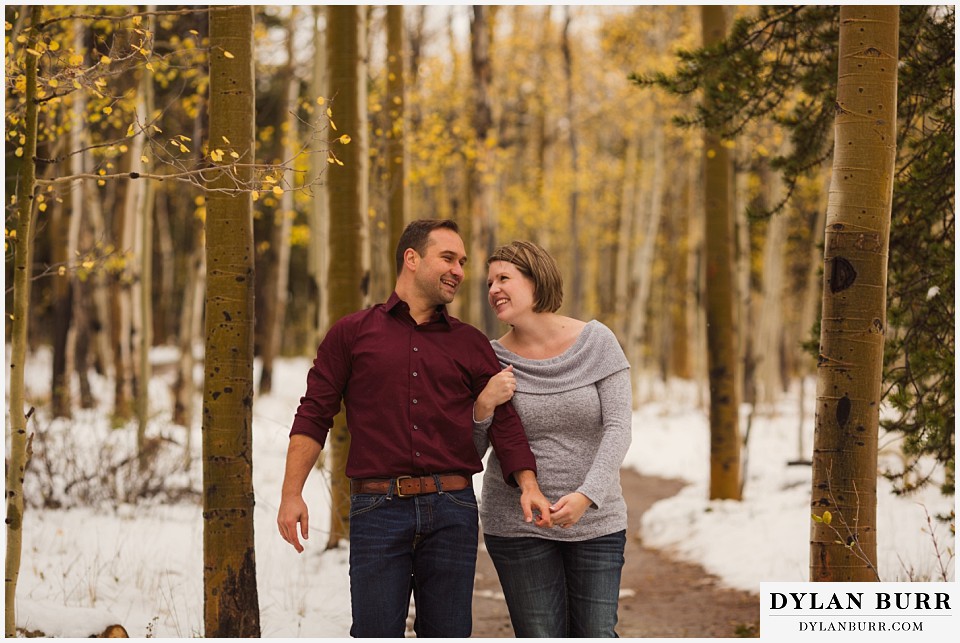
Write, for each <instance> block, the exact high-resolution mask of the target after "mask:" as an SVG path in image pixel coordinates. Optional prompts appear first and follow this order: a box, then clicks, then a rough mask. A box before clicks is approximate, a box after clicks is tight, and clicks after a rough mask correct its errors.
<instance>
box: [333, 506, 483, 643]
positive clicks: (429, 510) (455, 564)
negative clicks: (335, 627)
mask: <svg viewBox="0 0 960 643" xmlns="http://www.w3.org/2000/svg"><path fill="white" fill-rule="evenodd" d="M478 536H479V527H478V518H477V499H476V496H475V495H474V493H473V489H471V488H467V489H463V490H462V491H444V492H442V493H432V494H424V495H419V496H412V497H405V498H400V497H397V496H396V495H395V494H394V492H390V493H388V494H387V495H371V494H360V495H354V496H351V498H350V598H351V602H352V605H353V626H352V627H351V628H350V635H351V636H354V637H403V636H404V629H405V626H406V620H407V611H408V608H409V605H410V593H411V591H412V592H413V600H414V605H415V607H416V619H415V621H414V630H415V632H416V634H417V636H418V637H441V636H443V637H457V638H466V637H469V636H470V632H471V631H472V629H473V612H472V609H471V607H472V600H473V576H474V571H475V570H476V566H477V540H478Z"/></svg>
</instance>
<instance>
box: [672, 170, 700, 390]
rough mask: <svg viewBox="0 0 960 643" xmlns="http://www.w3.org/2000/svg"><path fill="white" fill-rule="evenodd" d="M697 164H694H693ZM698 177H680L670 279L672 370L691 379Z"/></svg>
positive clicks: (694, 327) (681, 376)
mask: <svg viewBox="0 0 960 643" xmlns="http://www.w3.org/2000/svg"><path fill="white" fill-rule="evenodd" d="M689 166H691V167H692V166H693V163H692V162H691V163H689ZM695 178H696V177H695V176H694V177H691V176H690V173H689V172H688V173H687V174H686V177H685V178H681V179H680V180H681V181H682V182H683V190H682V197H683V198H678V199H677V202H678V203H682V204H683V205H681V207H680V208H678V212H677V213H676V214H675V218H676V220H677V243H676V245H675V246H674V252H672V253H671V258H670V265H671V266H672V268H671V269H670V282H671V291H672V293H673V294H672V298H671V302H672V303H671V307H670V326H671V333H670V339H671V342H670V360H671V363H670V372H671V373H672V374H673V375H674V376H675V377H678V378H680V379H691V378H692V377H693V371H692V369H691V364H690V345H691V343H693V338H692V334H693V333H694V332H696V325H695V324H691V323H690V318H691V315H690V311H691V310H696V308H697V306H696V301H695V297H694V287H695V284H694V282H693V279H691V274H690V273H691V272H692V270H691V268H692V264H693V262H692V261H691V256H692V255H693V252H692V249H693V247H694V244H693V242H692V237H691V235H692V232H693V226H691V220H692V219H693V212H694V207H695V200H694V198H693V193H694V189H695V188H694V185H695V184H696V181H695V180H694V179H695Z"/></svg>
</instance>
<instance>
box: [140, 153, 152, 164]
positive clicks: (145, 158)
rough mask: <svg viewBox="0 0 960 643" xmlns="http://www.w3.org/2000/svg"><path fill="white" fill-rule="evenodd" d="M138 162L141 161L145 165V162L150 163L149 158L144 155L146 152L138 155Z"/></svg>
mask: <svg viewBox="0 0 960 643" xmlns="http://www.w3.org/2000/svg"><path fill="white" fill-rule="evenodd" d="M140 162H141V163H143V164H144V165H146V164H148V163H150V159H148V158H147V156H146V154H144V155H143V156H141V157H140Z"/></svg>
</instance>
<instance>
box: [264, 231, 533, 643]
mask: <svg viewBox="0 0 960 643" xmlns="http://www.w3.org/2000/svg"><path fill="white" fill-rule="evenodd" d="M396 259H397V283H396V289H395V291H394V293H393V295H391V297H390V299H388V300H387V302H386V303H385V304H378V305H376V306H373V307H372V308H369V309H366V310H363V311H360V312H357V313H353V314H351V315H347V316H346V317H344V318H343V319H341V320H340V321H338V322H337V323H335V324H334V325H333V326H332V327H331V328H330V330H329V332H328V333H327V335H326V337H325V338H324V340H323V342H321V344H320V347H319V349H318V350H317V358H316V360H315V361H314V364H313V367H312V368H311V369H310V372H309V373H308V375H307V392H306V394H305V395H304V397H302V398H301V400H300V406H299V408H298V409H297V413H296V417H295V418H294V422H293V428H292V429H291V431H290V444H289V446H288V450H287V463H286V471H285V473H284V481H283V489H282V497H281V501H280V510H279V512H278V515H277V524H278V527H279V529H280V534H281V536H283V538H284V540H286V541H287V542H289V543H290V544H291V545H293V546H294V548H295V549H296V550H297V551H298V552H302V551H303V546H302V545H301V544H300V539H299V538H298V533H297V523H299V524H300V535H302V536H303V538H304V539H306V538H307V533H308V513H307V506H306V503H305V502H304V500H303V497H302V491H303V485H304V482H305V481H306V479H307V475H308V474H309V473H310V470H311V468H312V467H313V465H314V463H315V462H316V460H317V457H318V456H319V454H320V450H321V449H322V447H323V444H324V441H325V439H326V435H327V432H328V431H329V430H330V427H331V425H332V423H333V418H334V416H335V415H336V414H337V412H339V410H340V403H341V399H342V400H343V401H344V404H345V406H346V412H347V426H348V427H349V429H350V434H351V442H350V452H349V454H348V457H347V468H346V470H347V476H348V477H349V478H350V479H351V480H350V494H351V500H350V502H351V506H350V515H351V517H350V597H351V603H352V611H353V625H352V627H351V629H350V634H351V636H354V637H374V636H375V637H402V636H403V635H404V628H405V623H406V618H407V611H408V606H409V601H410V592H411V591H413V596H414V602H415V603H416V611H417V616H416V622H415V624H414V628H415V630H416V633H417V635H418V636H434V637H435V636H443V637H468V636H470V632H471V629H472V616H471V614H472V612H471V603H472V598H473V578H474V571H475V568H476V557H477V540H478V532H479V530H478V519H477V502H476V497H475V496H474V493H473V488H472V479H471V476H472V475H473V474H474V473H477V472H479V471H481V470H482V469H483V465H482V463H481V461H480V457H479V456H478V455H477V451H476V448H475V447H474V444H473V438H472V433H473V418H474V416H473V406H474V403H475V401H476V398H477V396H478V395H479V393H480V392H481V391H482V390H483V388H484V386H485V385H486V383H487V380H489V379H490V377H491V376H492V375H495V374H496V373H497V372H499V370H500V367H499V363H498V362H497V359H496V356H495V355H494V353H493V349H492V348H491V346H490V343H489V341H488V340H487V338H486V337H485V336H484V335H483V334H482V333H481V332H480V331H478V330H477V329H475V328H473V327H472V326H469V325H467V324H464V323H462V322H460V321H459V320H457V319H455V318H454V317H451V316H450V315H449V314H448V313H447V310H446V304H449V303H450V302H452V301H453V298H454V296H455V295H456V294H457V289H458V288H459V286H460V283H461V281H462V280H463V266H464V264H465V263H466V260H467V257H466V253H465V251H464V246H463V240H462V239H461V238H460V235H459V231H458V228H457V225H456V223H454V222H453V221H449V220H434V219H427V220H418V221H414V222H412V223H411V224H410V225H408V226H407V228H406V229H405V230H404V232H403V234H402V236H401V237H400V243H399V244H398V246H397V255H396ZM490 442H491V444H492V445H493V447H494V449H495V450H496V452H497V456H498V457H499V459H500V462H501V464H502V465H503V471H504V478H505V480H506V481H507V483H508V484H512V485H519V487H520V489H521V492H522V494H521V501H520V503H521V511H522V514H521V512H518V513H517V520H526V521H527V522H531V521H534V520H535V521H536V524H538V525H540V526H543V527H549V526H551V522H550V508H549V507H550V503H549V501H548V500H547V499H546V498H545V497H544V496H543V494H542V493H541V492H540V488H539V485H538V484H537V480H536V464H535V461H534V457H533V454H532V453H531V452H530V447H529V445H528V443H527V439H526V436H525V434H524V432H523V427H522V425H521V424H520V420H519V418H518V417H517V415H516V411H514V409H513V407H512V406H511V405H510V404H503V405H501V406H499V407H497V409H496V411H495V412H494V421H493V425H492V426H491V428H490ZM521 516H522V517H521Z"/></svg>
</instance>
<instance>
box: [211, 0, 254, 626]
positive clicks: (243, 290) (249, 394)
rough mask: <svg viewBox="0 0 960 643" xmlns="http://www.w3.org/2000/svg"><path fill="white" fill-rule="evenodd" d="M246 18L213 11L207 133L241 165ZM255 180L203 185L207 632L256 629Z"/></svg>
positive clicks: (249, 150) (237, 10)
mask: <svg viewBox="0 0 960 643" xmlns="http://www.w3.org/2000/svg"><path fill="white" fill-rule="evenodd" d="M253 23H254V19H253V7H252V6H241V7H229V8H222V9H219V8H218V9H217V10H214V11H211V13H210V140H211V141H216V142H217V143H216V144H217V146H218V147H219V146H220V145H221V142H223V144H224V145H226V148H227V149H229V150H231V151H235V152H237V153H238V154H239V155H240V158H239V162H240V163H241V164H247V163H252V162H253V161H254V76H253ZM228 53H229V54H230V55H229V56H227V54H228ZM224 139H226V140H228V141H230V143H229V144H227V143H225V142H224ZM231 174H233V176H231ZM252 179H253V176H252V171H251V170H250V169H249V168H244V167H235V168H234V169H233V171H232V172H226V171H225V172H221V173H220V174H219V175H218V176H217V177H216V178H215V179H214V180H213V181H211V182H210V184H209V188H210V191H208V193H207V235H206V236H207V284H208V287H207V298H206V306H207V317H206V357H205V363H204V371H205V372H204V390H203V527H204V529H203V586H204V635H205V636H206V637H208V638H210V637H251V636H255V637H259V636H260V608H259V605H258V598H257V573H256V569H257V568H256V557H255V555H254V534H253V505H254V499H253V482H252V474H253V440H252V426H251V423H252V419H253V413H252V410H253V323H254V306H253V304H254V301H253V296H254V294H253V293H254V262H253V256H254V248H253V201H252V198H251V196H250V191H249V188H250V185H251V181H252ZM238 182H239V184H240V186H239V187H240V188H241V189H240V190H237V189H236V188H237V187H238V186H237V183H238Z"/></svg>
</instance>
